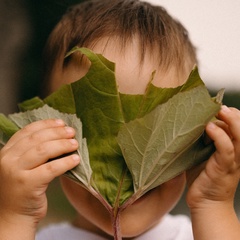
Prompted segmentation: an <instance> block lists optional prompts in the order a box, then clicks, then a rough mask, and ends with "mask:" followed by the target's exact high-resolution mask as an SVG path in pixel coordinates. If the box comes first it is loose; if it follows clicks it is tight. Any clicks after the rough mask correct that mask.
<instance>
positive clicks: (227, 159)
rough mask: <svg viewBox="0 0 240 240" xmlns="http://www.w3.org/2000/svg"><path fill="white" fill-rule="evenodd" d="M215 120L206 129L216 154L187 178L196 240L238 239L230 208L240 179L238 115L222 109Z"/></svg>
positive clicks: (239, 234) (238, 228) (238, 229)
mask: <svg viewBox="0 0 240 240" xmlns="http://www.w3.org/2000/svg"><path fill="white" fill-rule="evenodd" d="M218 117H219V119H220V120H221V121H219V122H218V123H216V124H208V125H207V127H206V131H207V134H208V135H209V137H210V138H211V139H212V140H213V141H214V144H215V147H216V151H215V153H214V154H213V155H212V156H211V157H210V159H209V160H208V161H207V162H206V163H205V164H204V166H200V167H198V168H195V169H193V170H192V171H189V172H188V174H187V178H188V182H189V185H190V187H189V191H188V194H187V202H188V205H189V207H190V210H191V217H192V223H193V233H194V239H195V240H226V239H231V240H239V239H240V223H239V220H238V218H237V216H236V213H235V210H234V206H233V203H234V195H235V191H236V188H237V186H238V183H239V178H240V111H239V110H237V109H234V108H227V107H226V106H223V107H222V109H221V111H220V113H219V115H218ZM195 177H196V179H195ZM192 179H195V180H194V181H193V180H192ZM190 183H192V184H190Z"/></svg>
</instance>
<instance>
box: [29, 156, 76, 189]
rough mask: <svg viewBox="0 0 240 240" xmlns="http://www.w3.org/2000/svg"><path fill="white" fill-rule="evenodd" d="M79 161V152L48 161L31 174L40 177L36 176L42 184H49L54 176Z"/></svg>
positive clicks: (62, 172) (67, 169) (69, 168)
mask: <svg viewBox="0 0 240 240" xmlns="http://www.w3.org/2000/svg"><path fill="white" fill-rule="evenodd" d="M79 163H80V157H79V156H78V155H77V154H73V155H70V156H67V157H64V158H61V159H57V160H54V161H51V162H47V163H45V164H43V165H41V166H39V167H38V168H35V169H33V170H32V173H31V174H33V176H38V178H36V177H35V179H37V181H39V183H40V184H47V183H49V182H51V181H52V180H53V179H54V178H56V177H58V176H60V175H62V174H64V173H65V172H67V171H69V170H71V169H72V168H74V167H76V166H77V165H78V164H79Z"/></svg>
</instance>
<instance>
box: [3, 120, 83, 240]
mask: <svg viewBox="0 0 240 240" xmlns="http://www.w3.org/2000/svg"><path fill="white" fill-rule="evenodd" d="M74 135H75V132H74V130H73V129H72V128H70V127H66V126H65V124H64V122H63V121H62V120H54V119H49V120H42V121H38V122H34V123H31V124H29V125H28V126H26V127H25V128H23V129H21V130H19V131H18V132H17V133H16V134H14V135H13V137H12V138H11V139H10V140H9V141H8V143H7V144H6V145H5V146H4V147H3V148H2V149H1V151H0V216H1V221H0V222H1V223H3V222H5V223H9V224H11V223H15V224H17V225H19V224H20V225H21V224H24V221H25V223H26V222H27V223H29V224H32V225H33V226H32V227H33V228H36V225H37V223H38V222H39V221H40V220H41V219H42V218H43V217H44V216H45V214H46V211H47V199H46V195H45V191H46V189H47V187H48V184H49V183H50V182H51V181H52V180H53V179H54V178H55V177H57V176H59V175H61V174H63V173H65V172H66V171H68V170H70V169H72V168H73V167H75V166H76V165H77V164H78V163H79V161H80V160H79V156H77V155H76V154H71V155H68V156H65V157H61V158H59V159H57V160H54V161H50V162H48V160H49V159H53V158H56V157H59V156H61V155H63V154H67V153H71V152H73V151H75V150H77V148H78V143H77V141H76V140H75V139H73V137H74ZM1 223H0V225H1ZM0 229H1V226H0ZM0 236H1V235H0ZM1 239H2V238H1ZM7 239H8V238H7Z"/></svg>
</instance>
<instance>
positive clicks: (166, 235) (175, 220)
mask: <svg viewBox="0 0 240 240" xmlns="http://www.w3.org/2000/svg"><path fill="white" fill-rule="evenodd" d="M148 239H156V240H158V239H161V240H164V239H168V240H169V239H172V240H176V239H177V240H193V233H192V224H191V221H190V219H189V218H188V217H187V216H185V215H175V216H173V215H169V214H168V215H166V216H165V217H164V218H163V219H162V220H161V221H160V223H159V224H157V225H156V226H155V227H153V228H152V229H150V230H149V231H147V232H146V233H144V234H143V235H141V236H140V237H138V238H137V240H148Z"/></svg>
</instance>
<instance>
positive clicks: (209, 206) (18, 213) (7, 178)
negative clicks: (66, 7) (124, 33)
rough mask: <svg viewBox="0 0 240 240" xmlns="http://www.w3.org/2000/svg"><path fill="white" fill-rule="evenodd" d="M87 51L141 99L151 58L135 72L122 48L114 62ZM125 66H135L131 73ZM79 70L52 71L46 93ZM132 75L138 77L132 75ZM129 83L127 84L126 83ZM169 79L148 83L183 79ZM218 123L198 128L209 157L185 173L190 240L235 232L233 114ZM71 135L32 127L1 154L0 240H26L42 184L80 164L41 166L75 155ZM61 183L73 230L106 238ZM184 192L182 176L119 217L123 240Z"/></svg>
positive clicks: (99, 213) (107, 226) (239, 163)
mask: <svg viewBox="0 0 240 240" xmlns="http://www.w3.org/2000/svg"><path fill="white" fill-rule="evenodd" d="M115 44H116V43H115ZM94 50H95V51H97V52H98V51H99V52H103V54H104V55H105V56H106V57H107V58H109V59H110V60H112V61H114V62H116V63H117V66H116V78H117V81H118V84H119V89H120V90H121V91H122V92H127V93H136V92H137V93H142V92H143V91H144V89H145V87H146V85H147V83H148V81H149V76H150V74H151V72H152V71H153V70H155V69H157V66H156V65H155V61H154V57H152V56H150V54H149V55H147V56H146V59H145V62H144V64H143V65H141V67H140V66H139V65H138V64H137V63H139V62H138V61H136V59H139V56H138V54H136V53H137V52H138V48H136V45H135V44H133V45H131V46H129V49H127V50H126V52H125V54H122V53H121V54H119V52H118V50H116V48H113V49H112V48H111V45H109V46H108V48H106V49H105V51H103V49H102V47H101V43H99V46H95V49H94ZM118 63H119V64H118ZM133 63H136V64H135V65H134V66H133ZM118 66H119V67H118ZM87 69H88V65H85V66H83V68H82V69H81V71H79V70H77V68H76V66H75V65H74V64H73V65H69V67H68V68H67V69H65V70H64V71H60V69H59V68H58V66H56V69H55V71H54V73H53V75H52V90H56V88H58V87H59V86H60V85H61V84H63V83H66V82H72V81H75V80H77V79H78V78H79V77H80V76H82V74H84V73H85V72H86V71H87ZM133 69H134V72H133ZM136 72H138V73H139V74H134V73H136ZM189 72H190V69H189ZM129 75H131V79H132V80H131V82H126V79H128V78H127V77H128V76H129ZM165 76H168V77H165ZM169 76H172V77H170V79H171V81H170V82H168V80H167V79H168V78H169ZM176 76H178V73H177V72H174V68H172V69H170V71H169V72H168V73H161V71H157V72H156V77H155V79H154V83H155V84H156V85H161V86H165V87H166V86H178V85H180V84H182V83H183V82H185V81H186V76H181V77H180V76H178V77H177V78H175V77H176ZM139 78H140V79H139ZM57 79H62V82H61V83H59V82H57ZM174 79H176V80H175V81H174ZM136 86H137V88H136ZM218 118H219V122H217V123H216V124H208V125H207V127H206V132H207V134H208V135H209V137H210V138H211V139H212V140H213V141H214V143H215V146H216V152H215V153H214V154H213V155H212V156H211V157H210V158H209V160H208V161H207V163H206V164H205V165H204V166H201V167H197V168H195V169H193V170H191V171H189V172H188V173H187V180H188V193H187V202H188V205H189V208H190V210H191V214H192V222H193V232H194V238H195V239H196V240H208V239H209V240H213V239H216V240H221V239H224V240H226V239H231V240H238V239H240V224H239V221H238V219H237V217H236V214H235V211H234V209H233V199H234V193H235V190H236V188H237V185H238V182H239V177H240V112H239V110H237V109H234V108H227V107H225V106H224V107H223V108H222V110H221V111H220V112H219V115H218ZM74 135H75V132H74V130H73V129H71V128H66V127H65V125H64V123H63V122H61V121H56V120H46V121H39V122H35V123H32V124H30V125H29V126H27V127H26V128H24V129H22V130H20V131H19V132H17V133H16V134H15V135H14V136H13V137H12V138H11V139H10V141H9V142H8V143H7V144H6V145H5V147H4V148H3V149H2V150H1V152H0V182H1V185H0V216H1V218H0V238H1V239H3V240H7V239H16V240H20V239H21V240H23V239H24V240H33V239H34V236H35V233H36V228H37V224H38V223H39V221H41V219H42V218H43V217H44V216H45V214H46V211H47V199H46V195H45V191H46V189H47V186H48V184H49V183H50V182H51V181H52V180H53V179H54V178H55V177H57V176H60V175H62V174H63V173H64V172H65V171H67V170H69V169H71V168H73V167H74V166H76V165H77V164H78V163H79V161H80V160H79V158H78V157H77V156H75V155H70V156H68V157H65V158H61V159H59V160H57V161H52V162H47V161H48V159H50V158H54V157H57V156H59V155H62V154H64V153H70V152H72V151H74V150H75V149H77V146H78V144H77V143H76V141H73V140H72V139H73V138H74ZM61 182H62V186H63V190H64V192H65V194H66V196H67V197H68V199H69V201H70V202H71V203H72V205H73V206H74V208H75V209H76V211H77V213H78V217H77V218H76V219H75V221H74V224H75V225H76V226H78V227H81V228H83V229H86V230H89V231H92V232H95V233H97V234H99V235H104V236H109V235H112V229H111V222H110V217H109V214H108V213H107V211H106V210H105V209H104V208H103V206H101V204H100V203H99V202H98V200H96V199H95V198H94V197H93V196H92V195H90V194H89V193H88V192H87V191H86V190H84V189H83V188H81V187H80V186H79V185H76V184H75V183H73V182H72V181H70V180H68V179H66V178H64V177H62V178H61ZM2 183H4V184H2ZM184 186H185V175H184V174H182V175H180V176H179V177H177V178H175V179H173V180H170V181H169V182H167V183H165V184H163V185H161V186H159V187H157V188H156V189H154V190H153V191H151V192H150V193H149V194H147V195H146V196H143V198H142V199H140V201H138V202H136V203H135V204H133V205H132V206H130V207H129V208H128V209H126V210H125V211H124V212H123V213H122V215H121V228H122V233H123V236H124V237H126V238H131V237H134V236H137V235H140V234H142V233H143V232H145V231H147V230H148V229H149V228H151V227H152V226H154V225H155V224H157V223H158V222H159V221H161V218H162V217H163V216H164V215H165V214H167V213H168V212H169V211H170V210H171V209H172V208H173V207H174V206H175V204H176V203H177V201H178V200H179V198H180V197H181V195H182V192H183V189H184ZM16 199H17V201H16ZM136 219H138V223H137V224H136V221H135V220H136ZM219 219H221V221H220V220H219ZM19 222H21V224H19Z"/></svg>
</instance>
